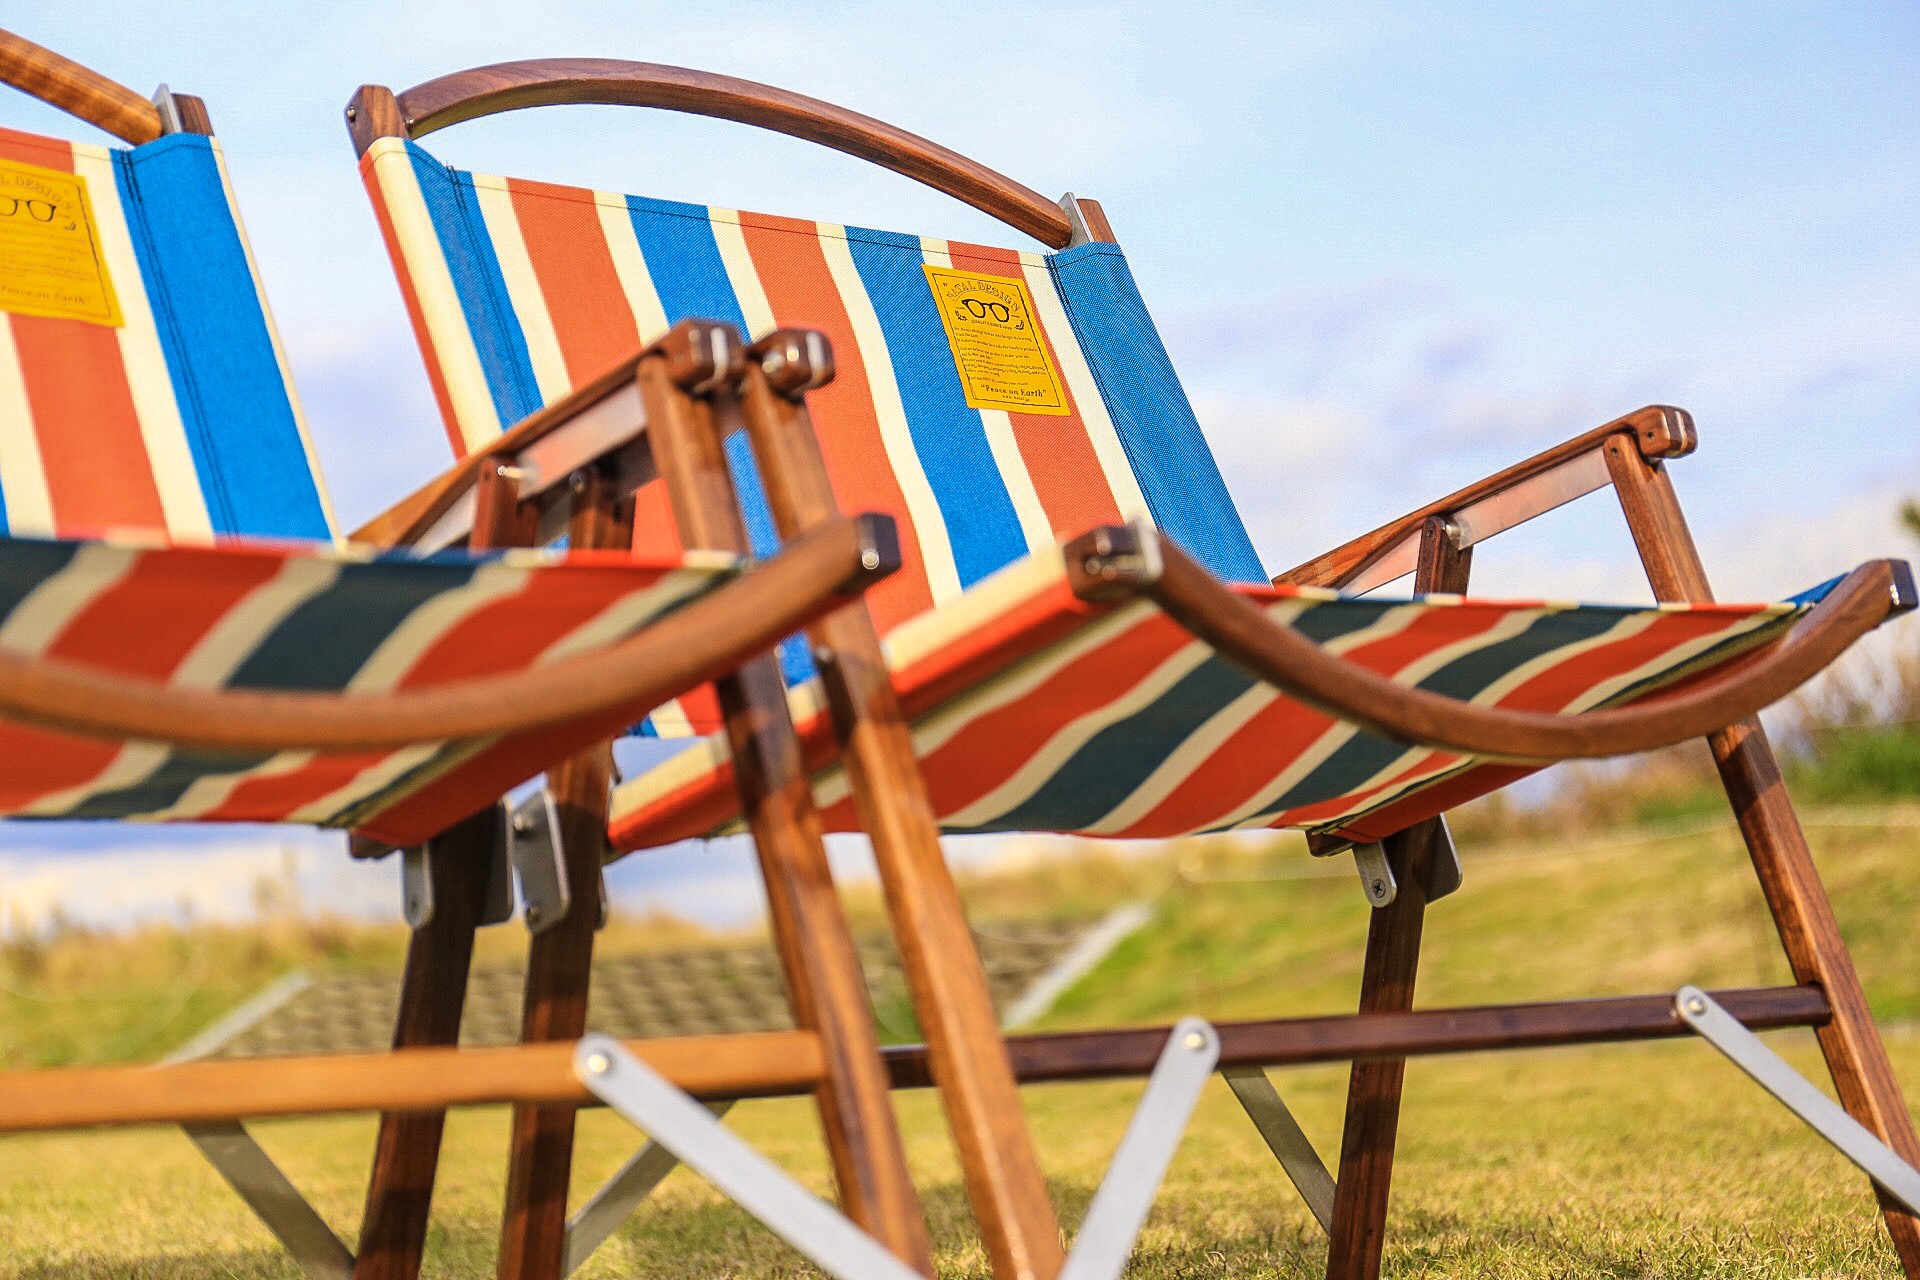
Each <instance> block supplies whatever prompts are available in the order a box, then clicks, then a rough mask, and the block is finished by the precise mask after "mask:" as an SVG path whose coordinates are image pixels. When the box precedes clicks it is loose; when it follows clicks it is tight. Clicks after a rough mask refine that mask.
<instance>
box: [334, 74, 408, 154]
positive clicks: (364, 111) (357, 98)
mask: <svg viewBox="0 0 1920 1280" xmlns="http://www.w3.org/2000/svg"><path fill="white" fill-rule="evenodd" d="M346 117H347V132H348V134H350V135H351V136H352V138H353V151H354V154H355V155H365V154H366V153H367V148H368V147H371V146H372V145H373V144H374V141H375V140H376V139H379V138H404V137H406V136H407V122H406V121H405V120H404V119H402V118H401V115H400V104H399V103H398V102H396V101H395V100H394V96H393V90H391V89H389V88H387V86H385V85H383V84H363V85H361V86H360V87H359V88H358V89H356V90H354V93H353V97H352V98H350V99H348V101H347V109H346Z"/></svg>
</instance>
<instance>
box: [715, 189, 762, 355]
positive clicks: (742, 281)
mask: <svg viewBox="0 0 1920 1280" xmlns="http://www.w3.org/2000/svg"><path fill="white" fill-rule="evenodd" d="M707 213H708V216H709V218H710V219H711V223H710V225H711V226H712V227H713V241H714V243H715V244H716V245H718V246H719V248H720V263H721V265H722V266H724V267H725V268H726V269H727V283H728V284H729V285H731V286H732V287H733V295H734V297H735V298H736V299H738V300H739V303H740V315H741V318H743V319H744V320H745V321H746V322H747V338H748V340H749V341H758V340H759V339H761V338H764V337H765V336H766V335H767V334H769V333H771V332H773V330H774V329H776V328H777V327H778V324H777V323H776V322H775V320H774V318H773V306H772V305H771V304H770V303H769V302H768V301H767V291H766V289H765V288H764V287H762V285H761V284H760V273H759V272H758V271H757V270H755V269H754V265H753V255H752V254H751V253H749V252H748V251H747V237H746V235H745V233H743V232H742V231H741V230H740V215H739V213H738V212H736V211H735V210H732V209H709V210H707Z"/></svg>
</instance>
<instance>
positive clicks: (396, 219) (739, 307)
mask: <svg viewBox="0 0 1920 1280" xmlns="http://www.w3.org/2000/svg"><path fill="white" fill-rule="evenodd" d="M361 163H362V171H363V175H364V177H365V179H366V182H367V186H368V190H369V193H370V194H371V196H372V198H373V202H374V205H375V208H376V211H377V212H378V214H379V217H380V220H381V225H382V229H383V232H384V233H385V235H386V237H387V242H388V246H389V249H390V251H391V252H392V255H393V258H394V263H395V266H396V268H397V270H398V272H399V275H400V277H401V283H402V289H403V292H404V293H405V295H406V298H407V302H408V306H409V309H410V311H411V313H412V316H413V319H414V324H415V328H416V331H417V333H418V336H419V339H420V343H421V347H422V350H423V351H424V353H425V354H426V357H427V362H428V365H429V368H430V369H431V371H432V373H433V378H434V383H435V389H436V392H437V393H438V395H439V399H440V405H441V409H442V411H443V413H444V414H445V416H446V420H447V425H448V431H449V434H450V436H451V437H452V440H453V445H454V448H455V450H456V452H458V453H461V454H466V453H469V452H471V451H473V450H475V449H479V448H483V447H485V446H486V444H487V443H488V442H489V441H491V440H492V439H493V438H494V437H495V436H496V435H498V434H499V433H500V431H502V430H503V429H504V428H505V427H507V426H509V425H511V424H512V423H513V422H515V421H517V420H518V419H519V418H521V417H523V416H525V415H526V414H528V413H530V412H532V411H534V410H535V409H538V408H539V407H541V406H542V405H544V404H547V403H550V402H551V401H553V400H554V399H556V398H558V397H560V396H562V395H564V394H566V392H567V391H568V390H570V389H571V388H572V387H574V386H577V385H579V384H581V383H582V382H585V381H587V380H589V379H591V378H592V377H593V376H595V375H596V374H598V373H600V372H602V371H603V370H604V369H606V368H607V367H608V366H609V365H611V364H612V363H614V362H615V361H617V360H619V359H620V358H622V357H623V356H626V355H629V354H631V353H632V351H633V350H634V348H635V346H636V345H637V344H640V343H644V342H649V341H652V340H653V339H655V338H657V337H659V336H660V335H661V334H662V333H664V332H665V331H666V329H667V328H668V327H669V326H670V325H671V324H673V323H674V322H676V321H678V320H680V319H682V318H685V317H688V316H703V317H707V318H711V319H718V320H726V321H730V322H732V323H734V324H736V325H738V326H740V327H741V329H742V330H743V331H744V332H746V333H747V334H749V335H750V336H756V337H757V336H759V335H761V334H764V333H766V332H768V331H770V330H772V329H774V328H779V327H784V326H803V327H807V328H813V329H818V330H821V331H822V332H824V333H825V334H826V335H827V337H828V338H829V340H830V341H831V342H832V343H833V349H834V356H835V362H836V365H837V367H838V375H837V377H836V378H835V380H834V382H833V384H832V385H830V386H828V387H826V388H824V389H823V390H821V391H818V392H815V393H813V394H812V395H811V396H810V397H809V398H808V403H809V406H810V407H811V409H812V414H813V420H814V424H815V426H816V428H817V429H818V430H819V431H820V433H821V444H822V448H823V450H824V452H825V454H826V456H827V464H828V468H829V470H830V471H831V473H832V476H833V482H834V488H835V496H836V497H837V498H838V500H839V501H840V503H841V505H842V506H843V507H845V508H846V509H848V510H869V511H886V512H889V513H891V514H892V515H894V516H895V517H896V518H897V519H899V521H900V523H901V533H902V540H903V543H904V544H905V545H904V548H903V549H904V551H905V553H906V568H905V569H903V570H902V572H901V573H899V574H897V575H895V576H894V577H893V578H891V579H889V580H888V581H887V582H885V583H883V584H881V585H880V587H879V588H877V589H876V590H875V591H874V592H872V593H870V595H869V597H868V599H869V602H870V603H871V604H872V606H873V608H874V613H875V619H876V621H877V622H878V623H879V625H880V627H881V629H882V631H886V630H889V629H891V628H892V627H893V626H895V625H897V624H898V623H900V622H902V621H905V620H906V619H907V618H909V617H912V616H914V615H916V614H918V613H921V612H923V611H925V610H926V609H927V608H929V607H931V606H933V605H936V604H940V603H944V602H945V601H947V600H950V599H952V598H954V597H955V596H957V595H958V594H959V593H960V592H961V591H962V590H964V589H965V588H967V587H969V586H971V585H972V584H973V583H975V582H977V581H979V580H980V579H981V578H983V577H985V576H986V575H988V574H989V573H992V572H993V571H994V570H996V569H999V568H1001V567H1003V566H1005V565H1007V564H1009V563H1011V562H1012V561H1014V560H1017V559H1019V558H1020V557H1021V556H1023V555H1026V554H1028V553H1029V552H1031V551H1036V550H1039V549H1041V548H1043V547H1050V546H1052V545H1054V544H1055V542H1056V541H1057V540H1059V539H1061V538H1066V537H1071V536H1074V535H1076V534H1079V533H1082V532H1084V531H1086V530H1087V529H1089V528H1092V527H1094V526H1096V525H1101V524H1111V523H1114V522H1117V521H1121V520H1127V519H1132V518H1135V517H1139V516H1144V517H1146V518H1148V519H1151V520H1152V521H1154V522H1155V523H1156V524H1157V525H1158V526H1159V527H1161V528H1162V529H1163V530H1165V531H1166V532H1167V533H1169V534H1170V535H1171V536H1172V537H1173V538H1174V539H1175V540H1176V541H1178V542H1180V543H1181V544H1182V545H1183V546H1185V547H1187V548H1188V549H1189V550H1190V551H1192V552H1193V553H1194V554H1196V555H1197V556H1199V557H1200V558H1201V559H1202V560H1203V561H1204V562H1205V563H1206V564H1207V565H1208V566H1209V567H1210V568H1211V569H1213V570H1214V571H1215V572H1216V573H1218V574H1220V575H1221V576H1223V577H1225V578H1228V579H1232V580H1239V581H1264V575H1263V573H1262V570H1261V567H1260V563H1259V560H1258V558H1257V557H1256V556H1255V555H1254V553H1253V549H1252V545H1251V543H1250V542H1249V540H1248V538H1247V535H1246V532H1245V529H1244V527H1243V526H1242V524H1241V522H1240V519H1239V516H1238V514H1237V513H1236V512H1235V510H1234V508H1233V504H1232V501H1231V499H1230V498H1229V497H1228V496H1227V491H1226V487H1225V485H1224V484H1223V483H1222V481H1221V479H1220V474H1219V469H1218V467H1217V466H1216V465H1215V463H1214V460H1213V457H1212V454H1211V452H1210V451H1209V450H1208V448H1207V446H1206V442H1205V441H1204V439H1203V438H1202V437H1201V435H1200V431H1199V427H1198V424H1197V423H1196V422H1195V421H1194V418H1193V413H1192V410H1191V409H1190V407H1189V406H1188V404H1187V401H1186V398H1185V395H1184V394H1183V393H1182V391H1181V389H1180V385H1179V382H1178V380H1177V379H1176V378H1175V376H1174V374H1173V369H1172V366H1171V364H1170V363H1169V361H1168V359H1167V356H1166V352H1165V350H1164V348H1163V347H1162V345H1161V343H1160V339H1159V336H1158V334H1157V333H1156V332H1155V330H1154V328H1153V324H1152V321H1151V320H1150V319H1149V318H1148V316H1147V312H1146V308H1145V307H1144V305H1143V304H1142V303H1141V301H1140V297H1139V294H1138V292H1137V290H1136V289H1135V287H1134V284H1133V280H1132V277H1131V275H1130V273H1129V272H1128V270H1127V266H1126V261H1125V259H1124V258H1123V257H1122V256H1121V253H1120V251H1119V249H1118V248H1117V247H1116V246H1114V245H1109V244H1094V245H1087V246H1083V247H1080V248H1076V249H1071V250H1067V251H1065V252H1061V253H1054V254H1036V253H1023V252H1018V251H1014V250H1009V249H995V248H988V247H983V246H979V245H969V244H961V243H958V242H948V241H942V240H932V239H926V238H922V237H918V236H911V235H902V234H898V233H893V232H884V231H870V230H864V229H861V228H856V227H843V226H839V225H836V224H831V223H816V222H805V221H800V220H796V219H791V218H778V217H771V216H767V215H763V214H753V213H742V212H737V211H733V210H726V209H717V208H710V207H707V206H701V205H688V204H680V203H673V202H668V201H661V200H651V199H646V198H643V197H639V196H628V195H621V194H617V193H610V192H604V191H593V190H589V189H585V188H577V187H562V186H555V185H552V184H548V183H539V182H531V181H526V180H522V179H517V178H512V179H508V178H496V177H488V176H485V175H478V174H473V173H468V172H465V171H462V170H456V169H450V168H448V167H446V166H444V165H442V164H440V163H439V161H437V160H436V159H434V158H433V156H432V155H430V154H429V153H428V152H426V151H425V150H424V149H422V148H421V147H419V146H418V145H416V144H414V143H411V142H408V141H405V140H402V139H397V138H386V139H381V140H379V141H377V142H375V143H374V145H373V146H372V147H371V148H369V149H368V151H367V153H366V155H365V156H364V157H363V158H362V162H361ZM930 267H931V268H934V269H936V274H937V273H938V272H941V271H946V272H951V271H958V272H962V273H965V276H964V277H963V278H962V284H966V283H967V282H968V281H972V280H975V279H978V278H984V280H985V287H987V288H988V290H989V291H990V293H989V294H982V295H980V296H982V297H987V296H1000V297H1015V296H1017V297H1018V303H1017V305H1015V306H1014V312H1015V313H1018V312H1019V311H1020V310H1022V309H1023V308H1025V309H1030V311H1031V316H1030V319H1031V321H1032V322H1033V324H1034V327H1035V329H1036V331H1037V333H1038V341H1039V343H1040V345H1041V349H1042V350H1044V363H1046V364H1047V365H1049V366H1050V367H1051V370H1052V373H1053V383H1052V385H1051V388H1050V390H1051V393H1052V398H1053V403H1050V404H1039V403H1037V402H1036V407H1035V411H1032V412H1025V411H1019V410H1017V409H1011V408H1004V407H992V406H991V405H985V406H983V405H982V404H981V403H979V402H980V401H982V400H991V399H993V398H994V397H993V396H992V395H984V396H983V395H981V394H980V393H979V392H978V390H977V388H976V390H975V393H974V394H973V395H972V396H971V397H970V395H969V392H968V388H967V387H965V386H963V384H962V379H961V371H960V368H959V367H958V365H957V362H956V354H955V346H954V344H953V341H952V340H950V338H949V324H948V321H946V320H944V319H943V316H942V311H941V308H942V307H943V306H945V307H947V308H948V309H949V310H951V309H952V307H953V306H954V305H955V304H954V298H953V296H952V294H951V293H950V292H949V293H941V292H937V290H938V289H939V288H940V286H939V285H937V284H936V283H934V282H931V281H930V279H929V272H928V270H927V268H930ZM1009 282H1013V283H1017V285H1018V286H1020V288H1021V289H1023V290H1024V294H1023V295H1009V294H1007V293H1006V292H1005V290H1006V287H1007V286H1008V284H1009ZM996 289H997V290H1000V292H999V293H997V294H994V293H991V291H992V290H996ZM981 305H983V306H984V305H986V304H985V303H982V304H981ZM1029 356H1031V359H1032V362H1036V363H1037V362H1040V360H1041V357H1039V356H1035V355H1032V353H1031V352H1029ZM1041 381H1042V382H1044V381H1045V380H1044V379H1042V380H1041ZM1027 394H1030V392H1029V393H1027ZM1041 398H1042V399H1046V398H1048V396H1047V395H1046V394H1043V395H1042V397H1041ZM970 399H972V400H973V401H975V403H971V404H970V403H969V400H970ZM1023 403H1024V402H1023ZM730 448H731V450H732V451H733V454H734V461H735V476H736V480H737V481H738V483H739V485H740V489H741V496H742V499H743V504H744V505H745V506H746V508H747V511H748V523H749V526H750V531H751V533H752V535H753V539H754V544H755V549H756V550H757V551H764V550H766V549H767V548H768V547H770V546H771V545H772V544H773V525H772V520H771V517H770V516H769V515H768V513H767V511H766V508H765V501H764V497H763V492H762V490H761V486H760V484H759V481H758V479H757V477H756V476H755V475H754V472H753V468H752V464H751V460H750V459H749V458H748V457H747V450H746V443H745V441H744V440H742V439H739V438H736V439H734V440H733V441H731V442H730ZM638 524H639V533H638V534H637V535H636V536H637V538H638V539H642V540H645V539H662V540H664V539H666V538H668V537H670V531H669V530H668V529H667V527H666V521H665V520H664V502H663V501H662V500H661V499H660V498H659V497H658V495H648V494H643V495H642V501H641V515H640V519H639V521H638ZM789 658H790V661H789V662H788V667H789V674H790V675H791V676H795V677H797V676H800V675H803V674H805V670H806V662H805V654H804V650H799V651H798V652H797V653H794V654H789Z"/></svg>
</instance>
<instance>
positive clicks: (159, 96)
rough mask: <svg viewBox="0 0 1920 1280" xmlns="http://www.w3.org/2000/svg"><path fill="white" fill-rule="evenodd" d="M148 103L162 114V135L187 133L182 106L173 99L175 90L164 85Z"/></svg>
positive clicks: (156, 90)
mask: <svg viewBox="0 0 1920 1280" xmlns="http://www.w3.org/2000/svg"><path fill="white" fill-rule="evenodd" d="M148 101H150V102H152V103H153V106H154V109H155V110H156V111H158V112H159V113H160V132H161V134H163V135H165V134H169V133H185V132H186V131H187V125H186V122H185V121H184V120H182V119H181V118H180V104H179V103H178V102H175V101H174V99H173V90H171V89H169V88H167V86H166V85H164V84H163V85H161V86H160V87H159V88H157V89H155V90H154V91H153V97H152V98H150V99H148Z"/></svg>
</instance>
